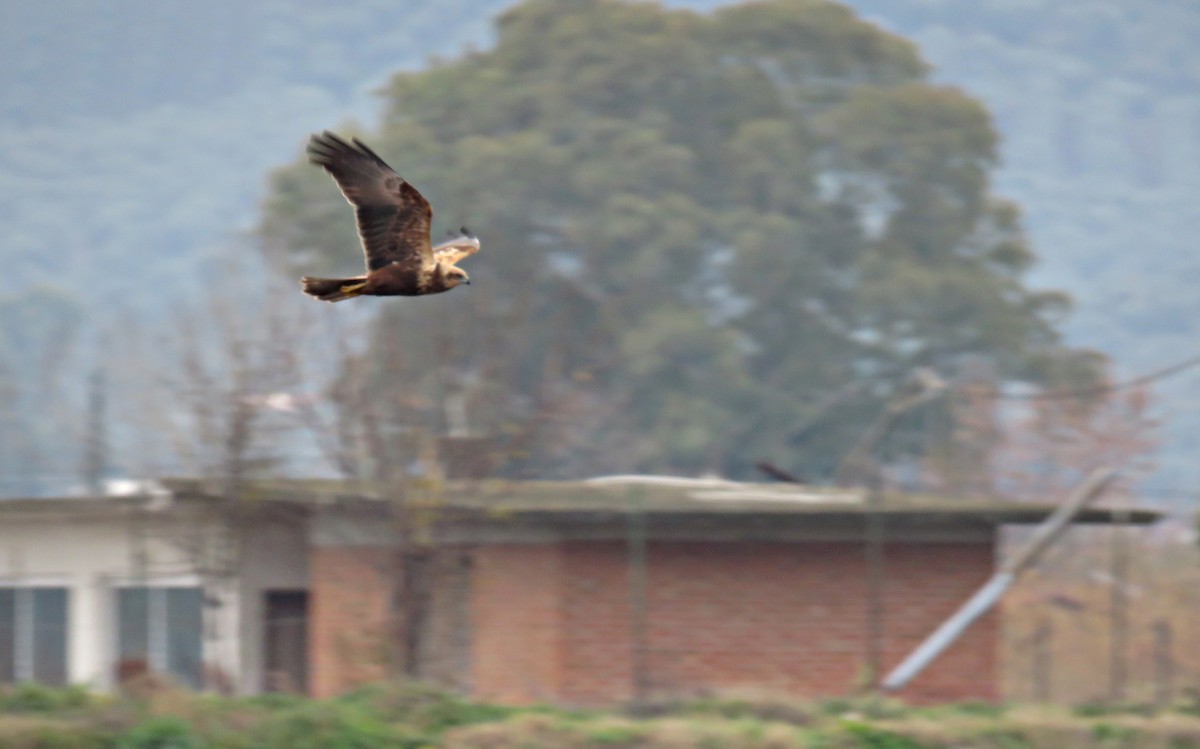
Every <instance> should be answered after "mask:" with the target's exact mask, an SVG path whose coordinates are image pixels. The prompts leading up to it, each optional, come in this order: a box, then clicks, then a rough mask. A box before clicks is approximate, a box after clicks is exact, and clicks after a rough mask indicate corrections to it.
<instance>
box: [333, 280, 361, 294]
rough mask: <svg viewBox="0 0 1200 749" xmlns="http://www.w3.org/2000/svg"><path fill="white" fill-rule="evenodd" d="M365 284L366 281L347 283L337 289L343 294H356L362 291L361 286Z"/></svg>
mask: <svg viewBox="0 0 1200 749" xmlns="http://www.w3.org/2000/svg"><path fill="white" fill-rule="evenodd" d="M366 285H367V282H366V281H360V282H358V283H348V284H346V285H345V286H343V287H342V288H341V289H339V291H341V292H342V293H343V294H357V293H358V292H360V291H362V289H363V287H364V286H366Z"/></svg>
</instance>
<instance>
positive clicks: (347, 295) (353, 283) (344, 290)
mask: <svg viewBox="0 0 1200 749" xmlns="http://www.w3.org/2000/svg"><path fill="white" fill-rule="evenodd" d="M366 280H367V277H366V276H357V277H355V278H313V277H312V276H305V277H304V278H301V279H300V284H301V285H302V286H303V287H304V293H305V294H308V295H310V296H315V297H316V298H317V299H320V300H321V301H323V302H340V301H342V300H343V299H352V298H354V297H356V296H360V295H361V294H362V287H363V286H365V285H366Z"/></svg>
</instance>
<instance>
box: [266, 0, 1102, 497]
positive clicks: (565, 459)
mask: <svg viewBox="0 0 1200 749" xmlns="http://www.w3.org/2000/svg"><path fill="white" fill-rule="evenodd" d="M926 74H927V69H926V66H925V64H924V63H923V62H922V60H921V59H920V56H919V55H918V53H917V51H916V49H915V48H914V46H913V45H912V44H910V43H909V42H907V41H906V40H904V39H901V38H899V37H896V36H894V35H891V34H888V33H886V32H884V31H882V30H880V29H878V28H877V27H875V26H873V25H871V24H869V23H867V22H865V21H863V20H861V19H859V18H856V17H855V16H854V15H853V14H852V13H851V12H850V11H849V10H848V9H846V8H844V7H842V6H840V5H837V4H835V3H831V2H821V1H818V0H773V1H768V2H756V3H747V4H742V5H737V6H732V7H728V8H724V9H721V10H718V11H716V12H714V13H712V14H711V15H703V14H699V13H696V12H692V11H687V10H668V9H664V8H661V7H659V6H657V5H651V4H633V3H622V2H611V1H606V0H532V1H531V2H527V3H525V4H522V5H520V6H518V7H516V8H514V9H512V10H510V11H508V12H507V13H505V14H504V15H502V16H501V17H500V18H499V19H498V21H497V40H496V44H495V46H494V48H492V49H490V50H487V51H482V52H473V53H469V54H465V55H463V56H462V57H459V58H456V59H452V60H443V61H435V62H434V63H432V64H431V66H430V67H429V68H428V69H425V70H422V71H419V72H409V73H401V74H398V75H396V76H395V77H393V78H392V80H391V82H390V84H389V85H388V86H387V87H386V90H385V91H384V92H383V93H384V96H385V97H386V103H387V106H386V111H385V114H384V116H383V122H382V125H381V126H380V127H379V128H377V129H375V130H374V131H372V132H367V133H365V134H364V135H365V136H366V137H367V138H368V140H369V142H371V143H372V144H373V145H374V146H375V147H376V149H377V150H378V151H380V152H381V154H383V155H384V157H385V158H387V159H388V160H389V161H390V162H391V163H392V164H393V166H395V167H396V168H397V169H398V170H399V171H400V172H401V173H402V174H404V175H405V176H406V177H407V178H409V179H410V180H411V181H412V182H413V183H414V184H416V185H417V186H418V188H419V189H421V191H422V192H423V193H424V194H425V195H426V196H427V197H428V198H429V199H430V200H431V202H432V203H433V205H434V207H435V224H436V225H437V228H438V229H439V230H440V229H443V228H448V227H452V226H458V225H460V224H463V223H466V224H468V225H469V226H471V227H472V228H474V229H475V230H476V231H477V233H478V234H479V235H480V237H481V239H482V241H483V246H484V249H483V251H482V252H481V253H480V254H479V255H477V256H476V257H474V258H471V260H470V261H469V266H470V270H471V273H472V277H473V279H474V280H475V284H473V285H472V286H471V287H470V288H469V289H461V290H457V291H454V292H452V293H450V294H447V295H443V296H441V297H434V298H428V299H418V300H383V301H381V302H371V301H368V302H365V303H362V304H375V305H376V308H377V310H378V318H377V321H376V323H375V327H374V333H373V336H374V347H373V350H374V351H375V352H376V353H377V356H376V357H375V358H374V372H375V375H374V376H373V378H371V381H372V382H374V383H375V386H376V387H379V388H381V389H382V388H387V389H391V390H392V391H393V392H396V391H399V392H404V393H407V394H408V397H405V398H390V399H387V400H383V399H381V400H380V401H379V402H380V403H381V404H382V403H387V404H388V405H387V408H389V409H391V410H392V415H393V416H395V418H396V419H397V422H398V423H409V424H412V425H413V426H415V427H421V428H426V429H433V430H441V429H444V428H445V427H446V424H445V416H444V415H445V413H446V410H445V409H444V408H442V407H441V406H442V404H443V403H444V402H445V400H446V399H447V398H448V397H455V398H458V399H460V400H461V401H462V402H465V403H466V413H467V418H468V421H469V423H470V425H471V428H472V429H473V430H475V431H477V432H481V433H484V434H488V435H496V436H503V437H504V439H505V440H506V441H507V444H508V446H509V448H510V449H509V452H508V456H507V457H508V462H507V463H506V469H505V470H507V471H509V472H511V473H514V474H524V475H538V476H554V475H569V476H578V475H580V474H586V473H592V472H601V471H612V470H650V471H655V472H667V471H683V472H697V471H702V470H716V471H720V472H722V473H727V474H731V475H735V476H743V477H746V476H749V475H751V471H752V469H751V467H750V466H751V465H752V463H753V461H754V460H756V459H759V458H769V459H771V460H773V461H774V462H776V463H777V464H780V465H784V466H787V467H789V468H790V469H792V470H795V471H796V472H798V473H800V474H802V475H804V476H806V477H808V478H812V479H819V478H821V477H827V476H830V475H831V474H832V473H833V472H834V470H835V468H836V466H837V464H838V461H839V460H840V458H841V457H842V456H844V455H845V453H846V451H847V450H848V449H849V448H850V446H851V445H853V444H854V442H855V441H856V440H857V439H858V437H859V436H860V435H861V434H862V432H863V430H864V429H865V428H866V426H867V425H868V424H869V423H870V422H871V421H872V420H873V419H874V418H875V416H876V415H877V414H878V412H879V410H880V408H881V405H882V404H883V403H884V402H885V401H886V400H887V399H888V398H889V397H891V394H892V393H893V392H894V390H895V389H896V388H897V387H900V385H901V383H902V382H903V381H904V379H905V378H906V377H907V376H908V374H909V373H910V372H911V371H912V370H913V369H914V368H915V367H918V366H929V367H933V368H935V369H937V370H938V371H940V372H942V373H944V374H947V375H954V374H955V373H956V372H957V371H958V370H959V369H960V368H961V367H962V366H964V364H965V363H967V362H969V363H970V366H972V367H973V369H974V370H976V371H977V370H978V369H979V368H980V367H981V366H983V367H986V368H988V369H990V370H991V371H992V372H994V374H995V376H996V377H997V378H1000V379H1017V380H1023V381H1029V382H1033V383H1047V382H1051V381H1054V382H1063V381H1072V380H1082V379H1087V378H1089V377H1091V376H1093V375H1094V372H1095V369H1096V366H1097V361H1096V357H1095V356H1094V355H1091V354H1089V353H1087V352H1081V351H1075V350H1071V349H1069V348H1066V347H1065V346H1064V345H1063V344H1062V343H1061V341H1060V340H1059V336H1058V334H1057V332H1056V330H1055V324H1056V322H1057V319H1058V317H1059V316H1060V315H1062V314H1063V313H1064V312H1065V311H1066V309H1067V307H1068V300H1067V299H1066V298H1065V297H1064V296H1063V295H1062V294H1058V293H1049V292H1037V291H1033V290H1030V289H1028V288H1026V287H1025V286H1024V285H1023V282H1022V276H1023V273H1024V272H1025V271H1026V270H1027V269H1028V267H1029V266H1030V264H1031V263H1032V261H1033V255H1032V253H1031V251H1030V249H1029V248H1028V247H1027V245H1026V243H1025V240H1024V237H1023V235H1022V232H1021V229H1020V225H1019V215H1018V211H1017V209H1016V208H1015V207H1014V206H1012V205H1011V204H1008V203H1006V202H1005V201H1003V200H999V199H997V198H996V197H995V196H993V195H991V194H990V192H989V189H988V174H989V170H990V169H991V168H992V167H993V166H994V164H995V160H996V153H995V149H996V135H995V131H994V130H993V128H992V125H991V122H990V118H989V116H988V113H987V112H986V111H985V110H984V108H983V107H982V106H981V105H980V104H979V103H978V102H977V101H975V100H974V99H972V98H971V97H969V96H967V95H966V94H964V93H962V92H961V91H958V90H954V89H949V88H945V87H939V86H935V85H933V84H931V83H929V82H928V81H927V80H926ZM262 235H263V240H264V246H265V247H266V248H267V250H268V252H269V253H270V256H271V257H272V258H274V259H275V260H276V261H277V262H279V263H281V264H283V265H285V266H287V267H288V270H289V271H295V270H297V269H299V268H303V269H304V270H306V271H320V272H329V273H332V272H346V271H350V270H353V268H354V265H355V263H356V262H357V260H356V258H354V257H353V255H352V252H353V247H354V246H355V244H356V242H355V238H354V231H353V226H352V223H351V212H350V210H349V209H348V208H347V206H346V205H345V203H344V202H343V201H342V199H341V197H340V196H339V195H337V193H336V190H335V189H334V188H333V186H332V184H330V182H329V181H328V178H327V177H325V176H324V175H323V174H321V173H320V172H319V170H317V169H314V168H312V167H310V166H307V165H303V164H299V163H298V164H296V165H293V166H289V167H286V168H284V169H281V170H280V171H278V172H277V173H276V174H275V175H274V176H273V180H272V189H271V193H270V196H269V198H268V201H267V204H266V208H265V215H264V218H263V222H262ZM351 304H360V302H352V303H351ZM342 310H344V307H339V308H337V311H338V312H339V313H340V312H341V311H342ZM356 366H360V368H361V362H358V363H356ZM930 408H937V406H936V405H934V406H931V407H930ZM933 421H935V420H930V419H924V420H923V421H922V423H924V424H929V423H932V422H933ZM938 438H939V435H938V434H936V430H933V431H931V430H929V429H927V428H926V429H920V430H918V429H914V425H913V424H912V423H906V422H901V423H900V424H899V426H898V428H897V429H896V430H895V431H894V432H893V434H892V435H891V437H890V438H889V440H888V441H887V443H886V444H885V445H883V446H882V448H883V449H884V450H885V451H886V453H887V454H888V455H890V456H892V457H894V458H902V457H903V456H905V455H913V454H916V453H918V452H920V451H921V450H922V449H924V448H925V447H926V446H927V444H928V442H929V441H930V440H931V439H932V440H936V439H938Z"/></svg>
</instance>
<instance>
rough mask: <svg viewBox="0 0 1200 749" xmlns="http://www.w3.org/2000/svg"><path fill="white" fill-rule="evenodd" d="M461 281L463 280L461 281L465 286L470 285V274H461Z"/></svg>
mask: <svg viewBox="0 0 1200 749" xmlns="http://www.w3.org/2000/svg"><path fill="white" fill-rule="evenodd" d="M462 282H463V283H465V284H466V285H467V286H470V285H471V277H470V276H463V280H462Z"/></svg>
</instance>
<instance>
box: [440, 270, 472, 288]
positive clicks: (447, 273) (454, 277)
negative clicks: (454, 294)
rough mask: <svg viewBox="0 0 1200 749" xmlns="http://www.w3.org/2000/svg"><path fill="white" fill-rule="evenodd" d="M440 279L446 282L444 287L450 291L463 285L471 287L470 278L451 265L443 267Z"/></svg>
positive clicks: (464, 272)
mask: <svg viewBox="0 0 1200 749" xmlns="http://www.w3.org/2000/svg"><path fill="white" fill-rule="evenodd" d="M442 278H444V279H445V280H446V287H447V288H450V289H453V288H454V287H455V286H458V285H459V284H463V283H465V284H467V285H468V286H470V285H471V277H470V276H468V275H467V272H466V271H464V270H463V269H462V268H456V267H454V266H453V265H451V266H450V267H448V268H447V267H443V270H442Z"/></svg>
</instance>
